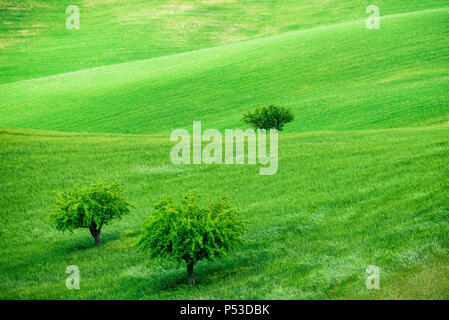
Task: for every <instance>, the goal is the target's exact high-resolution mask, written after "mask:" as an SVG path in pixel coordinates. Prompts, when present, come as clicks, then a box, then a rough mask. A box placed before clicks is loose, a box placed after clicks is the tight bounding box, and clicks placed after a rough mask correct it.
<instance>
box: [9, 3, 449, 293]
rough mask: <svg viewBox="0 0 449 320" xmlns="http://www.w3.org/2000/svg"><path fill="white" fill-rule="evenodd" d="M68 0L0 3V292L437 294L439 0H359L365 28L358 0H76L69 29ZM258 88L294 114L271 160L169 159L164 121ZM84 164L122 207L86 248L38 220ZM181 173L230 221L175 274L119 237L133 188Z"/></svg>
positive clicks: (445, 245)
mask: <svg viewBox="0 0 449 320" xmlns="http://www.w3.org/2000/svg"><path fill="white" fill-rule="evenodd" d="M68 4H69V2H68V1H37V0H30V1H8V2H5V1H0V32H1V38H0V50H1V55H0V159H1V161H0V171H1V174H0V243H1V245H0V253H1V254H0V298H1V299H449V265H448V263H447V262H448V261H449V259H448V258H449V192H448V191H449V179H448V178H449V168H448V165H447V164H448V163H449V152H448V150H449V105H448V101H449V99H448V98H449V94H448V92H449V50H448V48H449V34H448V30H449V6H448V5H447V3H446V2H445V1H441V0H440V1H437V0H431V1H426V2H423V1H417V0H416V1H415V0H411V1H407V3H403V2H398V1H395V2H394V3H392V2H391V1H377V3H376V5H378V6H379V7H380V9H381V14H382V19H381V28H380V29H379V30H368V29H367V28H366V26H365V20H364V19H366V17H367V15H366V13H365V8H366V7H367V6H368V5H369V4H371V3H369V1H350V0H345V1H323V2H320V3H319V4H317V3H315V1H308V0H297V1H267V0H266V1H244V2H239V1H210V0H209V1H188V0H185V1H181V0H176V1H162V0H159V1H151V3H148V1H134V2H132V3H130V2H128V1H124V0H120V1H106V0H89V1H79V5H80V8H81V28H80V30H66V29H65V27H64V21H65V15H64V10H65V7H66V6H67V5H68ZM70 4H71V3H70ZM270 103H277V104H280V105H285V106H287V107H289V108H290V109H291V110H292V111H293V113H294V114H295V116H296V119H295V121H294V122H293V123H291V124H289V125H288V126H287V127H286V129H285V131H283V132H282V133H281V134H280V136H279V169H278V172H277V173H276V174H275V175H273V176H260V175H259V167H260V166H259V165H239V166H236V165H234V166H226V165H174V164H172V163H171V162H170V150H171V147H172V146H173V143H171V142H170V140H169V135H170V132H171V131H173V130H174V129H176V128H184V129H187V130H191V128H192V121H194V120H201V121H202V125H203V130H205V129H207V128H217V129H219V130H221V131H223V130H224V129H228V128H245V126H244V125H243V123H242V122H241V117H242V114H243V112H245V111H246V110H248V109H251V108H253V107H256V106H258V105H265V104H270ZM98 181H104V182H106V183H109V182H114V181H119V182H121V183H123V184H124V186H125V194H126V197H127V199H128V200H129V201H130V202H131V203H132V204H133V205H134V209H132V211H131V213H130V214H129V215H127V216H125V217H124V218H123V219H122V220H120V221H117V222H115V223H113V224H112V225H110V226H106V227H105V228H104V229H103V232H102V239H103V245H102V247H101V248H97V247H95V246H93V242H92V238H91V236H90V235H89V232H88V231H87V230H77V231H74V232H73V233H70V232H66V233H61V232H57V231H56V230H55V229H54V228H53V227H52V226H51V225H50V224H49V222H48V221H47V220H46V219H45V217H46V216H47V215H48V213H49V210H50V209H49V206H50V205H51V204H52V203H53V201H54V200H55V192H58V191H66V190H70V189H71V188H73V186H86V185H89V184H91V183H96V182H98ZM188 190H196V191H198V192H200V193H201V194H204V195H205V194H208V193H209V194H211V195H213V196H219V195H223V196H225V197H227V198H228V199H230V200H231V201H232V202H233V204H234V206H235V207H236V208H238V209H239V211H240V212H241V213H242V216H243V217H244V219H245V220H246V221H247V222H248V223H247V231H246V232H245V234H244V238H245V240H246V242H245V243H244V244H243V245H242V246H241V247H240V248H239V250H237V251H235V252H233V253H232V254H231V255H229V257H227V258H225V259H222V260H217V261H214V262H206V261H201V262H199V264H198V266H197V267H196V278H197V282H198V284H197V285H196V286H193V287H192V286H189V285H187V284H186V274H185V267H184V266H181V265H176V264H171V263H168V262H160V261H156V260H152V259H149V258H148V257H147V256H145V255H144V254H143V253H142V252H139V251H137V250H136V249H135V248H134V247H133V244H134V243H135V242H136V241H137V238H138V236H139V233H140V231H141V225H142V222H143V221H144V219H145V218H146V217H147V216H148V215H149V214H151V211H152V209H151V205H152V204H153V203H154V202H156V201H158V200H159V199H160V198H161V197H162V196H163V195H166V194H170V195H176V194H177V193H179V192H186V191H188ZM68 265H78V266H79V268H80V270H81V289H80V290H67V289H66V287H65V279H66V277H67V274H66V273H65V269H66V267H67V266H68ZM369 265H376V266H379V267H380V269H381V287H380V289H379V290H367V289H366V287H365V280H366V277H367V274H366V273H365V269H366V267H367V266H369Z"/></svg>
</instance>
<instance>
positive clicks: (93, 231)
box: [90, 227, 101, 247]
mask: <svg viewBox="0 0 449 320" xmlns="http://www.w3.org/2000/svg"><path fill="white" fill-rule="evenodd" d="M100 232H101V230H97V229H96V228H92V227H91V228H90V234H91V235H92V237H94V239H95V245H96V246H97V247H99V246H100Z"/></svg>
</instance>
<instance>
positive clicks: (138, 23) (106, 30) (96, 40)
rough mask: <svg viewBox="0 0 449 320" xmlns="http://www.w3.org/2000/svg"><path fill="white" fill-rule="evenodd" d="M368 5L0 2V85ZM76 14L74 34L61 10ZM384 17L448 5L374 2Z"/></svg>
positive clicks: (350, 0) (339, 18)
mask: <svg viewBox="0 0 449 320" xmlns="http://www.w3.org/2000/svg"><path fill="white" fill-rule="evenodd" d="M370 4H372V3H371V2H370V1H368V0H357V1H354V0H327V1H315V0H282V1H279V0H245V1H237V0H151V1H148V0H133V1H128V0H114V1H110V0H77V1H72V0H0V52H1V54H0V83H7V82H11V81H19V80H24V79H31V78H37V77H42V76H48V75H54V74H59V73H65V72H70V71H75V70H82V69H86V68H92V67H98V66H105V65H111V64H116V63H121V62H128V61H134V60H140V59H148V58H152V57H158V56H165V55H170V54H175V53H180V52H186V51H191V50H197V49H201V48H208V47H212V46H217V45H222V44H226V43H232V42H236V41H242V40H247V39H252V38H257V37H262V36H267V35H274V34H280V33H284V32H287V31H292V30H303V29H309V28H311V27H316V26H323V25H330V24H335V23H341V22H346V21H353V20H358V19H364V18H365V17H366V14H365V8H366V7H367V6H368V5H370ZM68 5H77V6H78V7H79V8H80V13H81V19H80V22H81V24H80V29H79V30H76V31H74V30H66V28H65V20H66V17H67V15H66V14H65V9H66V7H67V6H68ZM376 5H377V6H379V7H380V8H382V14H383V15H389V14H397V13H405V12H411V11H417V10H425V9H434V8H439V7H443V6H447V2H446V1H444V0H426V1H421V0H409V1H407V2H404V1H389V0H377V1H376Z"/></svg>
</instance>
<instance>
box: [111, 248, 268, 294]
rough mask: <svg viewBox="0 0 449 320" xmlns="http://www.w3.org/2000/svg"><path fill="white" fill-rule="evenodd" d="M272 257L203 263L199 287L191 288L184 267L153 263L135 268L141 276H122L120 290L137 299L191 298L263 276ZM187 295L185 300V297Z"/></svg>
mask: <svg viewBox="0 0 449 320" xmlns="http://www.w3.org/2000/svg"><path fill="white" fill-rule="evenodd" d="M270 257H271V254H270V253H269V252H268V250H259V251H250V252H244V251H239V252H236V253H235V254H233V255H231V256H230V257H228V258H223V259H219V260H215V261H211V262H209V261H206V260H202V261H200V262H198V263H197V264H195V281H196V285H194V286H190V285H189V284H188V279H187V268H186V266H185V265H177V264H170V263H162V264H160V265H158V264H157V263H156V262H155V261H150V262H149V264H148V265H143V266H135V268H139V267H140V268H142V272H139V273H137V274H132V272H129V270H128V273H125V274H122V276H121V277H120V278H118V280H117V283H116V284H117V286H118V288H121V290H123V288H127V291H128V294H129V296H130V297H132V298H134V299H146V298H149V299H153V298H154V296H157V297H156V299H164V298H170V297H171V296H173V295H174V294H175V293H177V298H185V299H187V298H189V295H190V294H193V293H195V292H197V293H198V291H199V290H201V289H203V288H204V287H205V286H209V285H214V286H217V285H220V286H221V284H223V286H229V283H227V281H228V280H229V278H234V279H236V278H237V279H238V278H240V279H245V278H247V277H248V276H250V275H254V274H260V273H261V269H263V268H264V263H265V262H266V261H268V260H269V259H270ZM183 294H184V295H185V296H184V297H182V295H183ZM179 295H181V297H179Z"/></svg>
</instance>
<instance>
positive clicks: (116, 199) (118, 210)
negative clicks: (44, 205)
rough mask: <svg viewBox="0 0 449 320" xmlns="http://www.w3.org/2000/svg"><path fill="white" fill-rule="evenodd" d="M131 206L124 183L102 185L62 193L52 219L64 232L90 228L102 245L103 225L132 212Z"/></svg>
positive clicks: (50, 216)
mask: <svg viewBox="0 0 449 320" xmlns="http://www.w3.org/2000/svg"><path fill="white" fill-rule="evenodd" d="M130 206H131V204H130V203H128V201H126V200H124V199H123V197H122V186H121V185H120V184H118V183H113V184H110V185H103V184H102V183H100V184H95V185H91V186H90V187H88V188H85V189H78V188H75V189H74V190H73V191H69V192H67V193H63V192H61V193H58V194H57V200H56V203H55V204H54V205H53V211H52V212H51V214H50V215H49V217H48V218H49V220H50V221H51V222H52V223H53V224H54V225H55V226H56V229H58V230H61V231H65V230H69V231H73V230H75V229H78V228H88V229H89V230H90V233H91V235H92V237H93V238H94V240H95V244H96V245H97V246H100V232H101V228H102V227H103V225H106V224H108V223H109V222H111V221H112V220H114V219H120V218H121V217H122V215H124V214H127V213H129V207H130Z"/></svg>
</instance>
